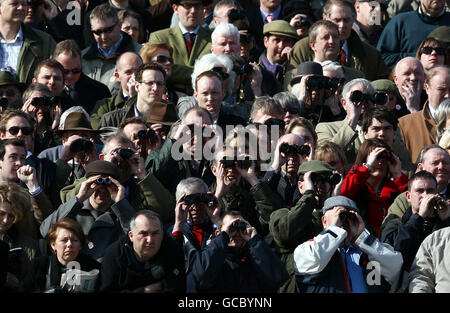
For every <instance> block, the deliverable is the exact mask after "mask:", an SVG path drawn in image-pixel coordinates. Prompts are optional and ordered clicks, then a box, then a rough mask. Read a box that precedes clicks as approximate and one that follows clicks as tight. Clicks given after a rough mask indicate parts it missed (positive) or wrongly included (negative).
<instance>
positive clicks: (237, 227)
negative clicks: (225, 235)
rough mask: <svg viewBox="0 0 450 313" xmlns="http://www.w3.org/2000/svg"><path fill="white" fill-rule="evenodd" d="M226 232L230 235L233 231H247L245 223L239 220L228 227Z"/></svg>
mask: <svg viewBox="0 0 450 313" xmlns="http://www.w3.org/2000/svg"><path fill="white" fill-rule="evenodd" d="M228 230H229V231H230V233H231V232H234V231H246V230H247V223H245V222H244V221H241V220H237V221H234V222H233V223H232V224H231V225H230V227H229V228H228Z"/></svg>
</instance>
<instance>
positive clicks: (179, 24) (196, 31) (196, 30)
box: [178, 23, 200, 36]
mask: <svg viewBox="0 0 450 313" xmlns="http://www.w3.org/2000/svg"><path fill="white" fill-rule="evenodd" d="M178 27H180V29H181V33H182V34H183V36H184V34H186V33H194V34H196V35H197V33H198V30H199V29H200V25H199V26H197V28H196V29H194V30H193V31H191V32H190V31H188V30H187V29H186V28H184V26H183V25H181V23H178Z"/></svg>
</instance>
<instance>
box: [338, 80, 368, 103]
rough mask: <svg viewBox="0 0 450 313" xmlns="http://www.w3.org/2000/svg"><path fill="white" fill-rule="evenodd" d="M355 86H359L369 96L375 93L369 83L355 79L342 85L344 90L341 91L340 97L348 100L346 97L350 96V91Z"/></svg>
mask: <svg viewBox="0 0 450 313" xmlns="http://www.w3.org/2000/svg"><path fill="white" fill-rule="evenodd" d="M355 85H359V86H360V87H361V88H362V89H363V90H364V91H368V92H370V93H371V94H374V93H375V92H376V90H375V88H373V86H372V84H371V83H370V81H368V80H367V79H364V78H355V79H352V80H351V81H349V82H348V83H346V84H345V85H344V88H343V89H342V97H343V98H344V99H346V100H347V99H348V97H349V96H350V89H352V87H353V86H355Z"/></svg>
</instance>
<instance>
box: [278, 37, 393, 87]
mask: <svg viewBox="0 0 450 313" xmlns="http://www.w3.org/2000/svg"><path fill="white" fill-rule="evenodd" d="M347 42H348V48H349V51H350V56H349V62H348V64H347V66H348V67H352V68H355V69H357V70H360V71H361V72H363V73H364V74H365V76H366V79H367V80H369V81H374V80H377V79H382V78H387V77H388V75H389V70H388V68H387V67H386V64H384V61H383V58H382V57H381V53H380V52H379V51H378V50H377V49H375V47H373V46H371V45H368V44H366V43H364V42H362V41H361V39H359V37H358V35H357V34H356V32H355V31H354V30H352V32H351V34H350V37H349V38H348V39H347ZM289 60H290V61H289V65H288V68H287V69H288V71H287V73H286V77H285V79H284V83H283V86H284V90H287V89H286V87H287V86H288V85H289V82H290V81H291V79H292V77H294V76H296V75H297V67H298V65H299V64H300V63H302V62H305V61H314V52H313V51H312V50H311V47H310V46H309V37H305V38H303V39H300V40H299V41H297V43H296V44H295V45H294V47H293V48H292V50H291V53H290V57H289Z"/></svg>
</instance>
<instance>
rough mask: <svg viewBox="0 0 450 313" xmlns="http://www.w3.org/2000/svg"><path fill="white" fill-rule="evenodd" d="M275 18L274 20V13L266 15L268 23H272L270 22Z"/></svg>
mask: <svg viewBox="0 0 450 313" xmlns="http://www.w3.org/2000/svg"><path fill="white" fill-rule="evenodd" d="M273 20H274V18H273V16H272V15H270V14H269V15H267V16H266V22H267V23H270V22H272V21H273Z"/></svg>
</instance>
